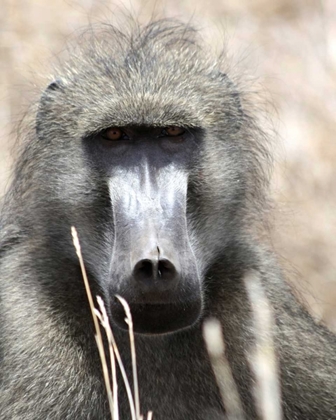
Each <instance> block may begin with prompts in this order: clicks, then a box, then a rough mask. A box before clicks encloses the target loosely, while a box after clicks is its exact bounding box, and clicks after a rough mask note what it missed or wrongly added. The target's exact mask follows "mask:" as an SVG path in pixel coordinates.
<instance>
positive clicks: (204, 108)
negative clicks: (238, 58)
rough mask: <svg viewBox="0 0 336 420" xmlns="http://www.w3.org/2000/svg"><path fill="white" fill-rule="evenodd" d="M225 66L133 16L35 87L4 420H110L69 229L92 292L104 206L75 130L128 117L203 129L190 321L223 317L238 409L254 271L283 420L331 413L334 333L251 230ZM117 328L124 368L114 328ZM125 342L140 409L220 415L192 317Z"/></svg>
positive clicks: (12, 257)
mask: <svg viewBox="0 0 336 420" xmlns="http://www.w3.org/2000/svg"><path fill="white" fill-rule="evenodd" d="M227 68H228V65H227V63H226V62H225V59H221V60H219V59H218V60H214V59H213V58H212V57H211V56H210V55H209V54H207V53H206V52H205V50H204V48H203V47H202V44H201V43H200V41H199V40H198V37H197V34H196V32H195V31H194V30H193V29H192V28H190V27H188V26H185V25H183V24H180V23H178V22H175V21H160V22H156V23H153V24H150V25H148V26H147V27H145V28H139V27H138V26H136V25H133V28H132V30H130V31H129V32H127V31H125V33H122V32H120V31H118V30H117V29H115V28H113V27H112V26H110V25H105V26H103V27H102V28H100V29H99V30H98V29H96V30H95V31H94V32H93V33H92V32H91V31H90V32H89V33H88V35H86V36H85V37H83V39H82V42H79V43H78V46H77V47H76V48H75V49H74V50H73V51H72V53H71V58H70V59H69V61H68V62H67V64H66V65H65V66H64V67H63V68H62V69H61V70H59V71H58V73H57V75H56V77H55V82H54V84H53V85H52V87H50V88H49V89H47V90H46V91H45V93H44V94H43V95H42V98H41V101H40V103H39V105H38V109H37V112H36V115H37V118H36V123H35V122H34V123H33V124H31V128H30V130H29V133H28V134H26V139H25V142H24V146H23V150H22V153H21V155H20V157H19V159H18V161H17V163H16V167H15V173H14V180H13V183H12V186H11V188H10V190H9V191H8V193H7V195H6V197H5V200H4V205H3V210H2V216H1V239H0V240H1V242H0V243H1V251H0V275H1V283H0V298H1V306H0V320H1V321H0V337H1V390H0V412H1V419H2V420H39V419H41V420H42V419H43V420H45V419H46V420H47V419H62V420H65V419H72V420H73V419H76V420H82V419H92V420H93V419H97V420H103V419H108V418H109V414H108V405H107V400H106V394H105V389H104V385H103V381H102V374H101V367H100V362H99V359H98V352H97V349H96V346H95V342H94V338H93V327H92V321H91V318H90V313H89V308H88V304H87V299H86V296H85V292H84V287H83V284H82V279H81V274H80V270H79V267H78V263H77V260H76V256H75V252H74V249H73V246H72V243H71V236H70V226H71V225H75V226H76V227H77V229H78V231H79V236H80V239H81V244H82V249H83V253H84V259H85V262H86V265H87V268H88V272H89V275H90V279H91V287H92V290H93V293H94V294H96V293H100V292H101V291H102V289H103V285H102V284H100V283H99V281H96V279H99V278H104V274H106V270H107V268H106V267H107V260H108V252H109V250H110V249H111V241H112V239H111V238H112V237H113V227H111V215H110V212H111V209H110V208H109V205H108V203H109V199H108V193H107V187H106V180H105V179H103V177H101V176H100V174H99V171H95V170H94V169H93V168H92V167H91V166H90V165H89V164H88V162H87V156H86V155H85V153H84V151H83V147H82V138H83V137H86V136H88V135H90V134H92V133H95V132H97V131H99V130H102V129H104V128H107V127H110V126H125V125H136V124H140V125H150V126H168V125H177V126H189V127H197V128H200V129H201V130H202V132H203V136H204V147H203V148H202V149H201V150H200V151H199V161H198V164H197V165H196V166H195V167H194V168H193V169H192V170H191V172H190V192H189V196H188V200H189V201H188V218H189V229H190V236H191V239H192V243H193V247H194V250H195V253H196V257H197V260H198V261H199V264H200V270H201V271H202V273H204V278H203V281H202V295H203V302H204V303H203V305H204V309H203V317H205V316H208V315H210V316H215V317H217V318H219V319H220V321H221V322H222V325H223V330H224V334H225V338H226V344H227V353H228V358H229V360H230V363H231V366H232V369H233V374H234V377H235V380H236V382H237V385H238V388H239V392H240V394H241V397H242V400H243V404H244V409H245V412H246V414H247V418H248V419H253V418H256V414H255V408H254V402H253V396H252V390H253V379H252V374H251V372H250V369H249V366H248V363H247V359H246V355H247V353H248V352H249V349H250V346H251V344H252V343H253V327H252V325H251V314H250V305H249V302H248V299H247V297H246V292H245V289H244V285H243V282H242V279H243V276H244V273H246V272H247V271H248V270H250V269H251V268H252V269H255V270H257V271H258V272H259V273H260V275H261V279H262V282H263V285H264V287H265V290H266V292H267V295H268V297H269V299H270V302H271V304H272V306H273V309H274V313H275V317H276V330H275V339H276V345H277V353H278V355H279V361H280V366H281V384H282V392H283V409H284V414H285V418H286V419H290V420H295V419H301V420H316V419H336V404H335V397H336V373H335V372H336V340H335V337H334V336H333V335H332V334H331V333H329V332H328V331H327V330H326V329H325V328H324V327H323V326H318V325H316V324H315V323H314V322H313V320H312V319H311V317H310V316H309V315H308V314H307V313H306V311H305V310H304V309H302V308H301V307H300V305H299V304H298V303H297V302H296V300H295V298H294V297H293V295H292V293H291V291H290V290H289V288H288V286H287V285H286V284H285V282H284V281H283V278H282V274H281V272H280V270H279V268H278V266H277V262H276V261H275V257H274V256H273V255H272V252H271V251H269V250H268V249H267V248H268V247H267V246H266V245H265V244H263V243H262V241H261V240H260V239H259V235H258V232H259V231H260V228H262V226H263V225H264V223H265V219H266V218H265V216H264V211H263V210H264V209H265V208H267V200H266V192H267V185H268V168H269V165H270V158H269V154H268V152H267V150H268V149H267V139H266V136H265V135H264V133H263V132H262V130H261V129H260V128H258V124H257V122H256V119H255V118H254V110H253V106H252V105H251V103H249V101H248V97H247V95H245V92H244V87H243V86H241V85H239V84H238V85H237V86H236V85H235V84H233V83H232V82H231V81H230V79H228V77H227V76H226V73H227ZM223 75H224V76H223ZM238 92H239V96H238ZM115 333H116V336H117V341H118V342H119V346H120V349H121V351H122V353H123V356H124V358H125V360H126V365H127V366H128V369H129V368H130V363H129V358H130V357H129V353H128V344H127V334H126V333H125V332H124V331H122V330H119V329H118V328H116V329H115ZM136 345H137V354H138V364H139V381H140V394H141V395H140V398H141V403H142V411H143V412H147V410H153V411H154V418H155V419H156V420H163V419H164V420H168V419H169V420H185V419H190V420H216V419H222V418H223V414H222V407H221V402H220V398H219V395H218V390H217V386H216V385H215V381H214V376H213V373H212V370H211V367H210V365H209V361H208V357H207V354H206V351H205V347H204V344H203V340H202V335H201V321H199V322H198V323H197V324H196V325H194V326H193V327H191V328H189V329H187V330H183V331H180V332H176V333H174V334H170V335H163V336H153V337H148V336H143V335H137V336H136ZM120 392H121V397H120V398H121V409H122V413H123V415H122V420H125V419H127V418H129V413H128V409H127V401H126V398H125V392H124V390H123V389H122V388H121V390H120Z"/></svg>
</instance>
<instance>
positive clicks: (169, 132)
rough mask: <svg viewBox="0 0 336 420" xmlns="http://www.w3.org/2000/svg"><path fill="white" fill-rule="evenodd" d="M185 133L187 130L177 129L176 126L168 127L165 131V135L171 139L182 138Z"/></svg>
mask: <svg viewBox="0 0 336 420" xmlns="http://www.w3.org/2000/svg"><path fill="white" fill-rule="evenodd" d="M184 133H185V130H184V129H183V128H181V127H177V126H175V125H173V126H171V127H167V128H165V129H164V130H163V134H164V135H166V136H170V137H177V136H182V134H184Z"/></svg>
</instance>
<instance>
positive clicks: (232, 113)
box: [219, 72, 244, 133]
mask: <svg viewBox="0 0 336 420" xmlns="http://www.w3.org/2000/svg"><path fill="white" fill-rule="evenodd" d="M219 78H220V80H221V81H222V83H224V84H225V86H226V88H227V91H228V95H229V99H230V100H229V107H228V109H227V110H225V115H226V117H227V119H228V122H229V123H230V125H231V128H232V129H233V132H234V133H236V132H237V131H239V130H240V128H241V126H242V124H243V120H244V111H243V108H242V105H241V102H240V96H239V92H238V88H237V86H236V85H235V84H234V83H233V82H232V80H231V79H230V78H229V77H228V75H227V74H226V73H222V72H219Z"/></svg>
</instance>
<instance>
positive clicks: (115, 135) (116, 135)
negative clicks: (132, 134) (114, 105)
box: [102, 127, 127, 141]
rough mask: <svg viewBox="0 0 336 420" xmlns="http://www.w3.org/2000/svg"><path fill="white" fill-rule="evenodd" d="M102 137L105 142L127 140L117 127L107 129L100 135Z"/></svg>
mask: <svg viewBox="0 0 336 420" xmlns="http://www.w3.org/2000/svg"><path fill="white" fill-rule="evenodd" d="M102 137H104V139H106V140H111V141H115V140H120V139H123V138H127V136H126V135H125V133H124V132H123V131H122V130H120V128H118V127H111V128H108V129H107V130H105V131H104V133H103V134H102Z"/></svg>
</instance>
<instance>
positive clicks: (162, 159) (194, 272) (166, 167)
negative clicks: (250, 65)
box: [87, 127, 202, 334]
mask: <svg viewBox="0 0 336 420" xmlns="http://www.w3.org/2000/svg"><path fill="white" fill-rule="evenodd" d="M87 144H88V147H89V152H90V156H91V159H93V163H94V165H95V167H96V168H98V169H99V171H100V173H103V176H104V177H106V181H107V184H108V188H109V194H110V198H111V207H112V214H113V231H114V243H113V249H112V255H111V260H110V269H109V278H108V279H107V283H106V284H107V286H106V299H107V300H108V304H109V309H110V312H111V315H112V319H113V320H114V322H115V323H116V324H117V325H118V326H119V327H121V328H125V329H126V328H127V324H126V323H125V321H124V318H125V314H124V311H123V309H122V307H121V305H120V303H119V302H118V301H117V299H116V298H115V295H116V294H119V295H121V296H122V297H123V298H125V299H126V300H127V302H128V303H129V305H130V308H131V312H132V316H133V322H134V330H135V332H138V333H145V334H146V333H147V334H162V333H169V332H174V331H177V330H179V329H183V328H186V327H189V326H191V325H192V324H194V323H195V322H196V321H197V319H198V318H199V316H200V312H201V306H202V302H201V290H200V278H199V277H200V275H199V272H198V267H197V262H196V259H195V255H194V253H193V249H192V246H191V243H190V238H189V234H188V226H187V189H188V173H189V170H190V168H191V167H192V165H193V162H194V159H195V151H196V150H197V149H198V147H199V139H198V138H197V133H196V132H194V131H192V130H189V129H186V128H182V127H111V128H109V129H107V130H104V131H103V132H101V133H99V134H98V135H95V136H93V137H92V138H91V139H90V141H88V143H87Z"/></svg>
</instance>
